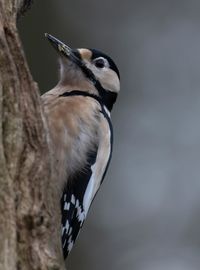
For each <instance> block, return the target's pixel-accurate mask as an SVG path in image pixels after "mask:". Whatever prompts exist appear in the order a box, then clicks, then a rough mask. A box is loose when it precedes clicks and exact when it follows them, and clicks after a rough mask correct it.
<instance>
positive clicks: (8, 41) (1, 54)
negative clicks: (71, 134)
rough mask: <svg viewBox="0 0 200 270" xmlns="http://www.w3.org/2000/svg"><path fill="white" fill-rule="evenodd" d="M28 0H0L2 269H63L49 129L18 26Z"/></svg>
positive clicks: (0, 221) (0, 248) (0, 206)
mask: <svg viewBox="0 0 200 270" xmlns="http://www.w3.org/2000/svg"><path fill="white" fill-rule="evenodd" d="M30 2H31V1H30V0H28V1H27V0H0V269H1V270H11V269H12V270H13V269H16V270H22V269H24V270H29V269H37V270H40V269H42V270H43V269H48V270H49V269H52V270H53V269H54V270H56V269H64V262H63V258H62V251H61V244H60V212H59V211H60V210H59V202H56V200H55V198H56V194H55V192H56V188H55V186H54V185H56V183H55V184H54V183H53V177H52V171H53V170H52V169H51V168H52V161H51V160H50V158H49V157H50V156H51V155H50V149H49V145H48V130H47V125H46V122H45V117H44V115H43V109H42V106H41V101H40V96H39V92H38V87H37V84H36V83H35V82H34V81H33V79H32V77H31V75H30V72H29V69H28V66H27V63H26V60H25V57H24V53H23V51H22V48H21V44H20V40H19V36H18V32H17V29H16V18H17V17H18V16H19V14H20V13H22V12H24V11H25V9H26V8H27V7H28V6H29V4H30ZM38 64H39V63H38Z"/></svg>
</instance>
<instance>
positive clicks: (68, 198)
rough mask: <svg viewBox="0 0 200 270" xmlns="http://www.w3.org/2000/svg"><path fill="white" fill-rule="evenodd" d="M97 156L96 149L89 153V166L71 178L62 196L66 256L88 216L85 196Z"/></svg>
mask: <svg viewBox="0 0 200 270" xmlns="http://www.w3.org/2000/svg"><path fill="white" fill-rule="evenodd" d="M96 157H97V149H96V151H94V152H92V153H90V154H89V155H88V162H87V166H86V167H85V168H83V169H82V171H81V172H78V173H77V174H76V175H75V176H74V177H73V179H69V181H68V184H67V185H66V187H65V189H64V191H63V195H62V198H61V213H62V247H63V255H64V258H66V257H67V256H68V254H69V252H70V251H71V249H72V247H73V245H74V242H75V240H76V238H77V236H78V234H79V231H80V229H81V227H82V225H83V223H84V220H85V218H86V213H85V211H84V208H83V198H84V194H85V191H86V189H87V185H88V183H89V181H90V178H91V176H92V169H91V167H92V165H93V164H94V163H95V161H96Z"/></svg>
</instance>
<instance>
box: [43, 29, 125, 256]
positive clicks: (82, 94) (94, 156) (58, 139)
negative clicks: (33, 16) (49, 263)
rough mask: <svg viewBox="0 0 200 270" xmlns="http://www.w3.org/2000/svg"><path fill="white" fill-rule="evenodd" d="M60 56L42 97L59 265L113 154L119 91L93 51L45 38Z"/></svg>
mask: <svg viewBox="0 0 200 270" xmlns="http://www.w3.org/2000/svg"><path fill="white" fill-rule="evenodd" d="M45 36H46V38H47V39H48V40H49V42H50V43H51V45H52V46H53V47H54V48H55V49H56V51H57V53H58V54H59V62H60V72H59V73H60V79H59V82H58V83H57V85H56V86H55V87H54V88H53V89H52V90H50V91H48V92H46V93H45V94H43V95H42V103H43V105H44V112H45V115H46V118H47V123H48V130H49V138H50V141H51V149H52V155H53V159H54V170H55V176H56V181H57V184H56V187H57V189H58V194H59V200H60V201H59V203H60V207H61V243H62V250H63V256H64V259H66V258H67V256H68V254H69V253H70V251H71V249H72V247H73V245H74V243H75V240H76V238H77V236H78V235H79V232H80V229H81V228H82V226H83V223H84V221H85V219H86V217H87V214H88V211H89V208H90V206H91V203H92V202H93V200H94V198H95V195H96V193H97V191H98V190H99V188H100V186H101V184H102V182H103V179H104V177H105V174H106V172H107V169H108V166H109V163H110V160H111V156H112V149H113V128H112V122H111V117H110V113H111V110H112V107H113V105H114V103H115V102H116V99H117V96H118V93H119V91H120V74H119V70H118V68H117V65H116V64H115V63H114V61H113V60H112V59H111V57H110V56H108V55H107V54H105V53H103V52H101V51H99V50H96V49H87V48H81V49H72V48H70V47H69V46H67V45H66V44H65V43H63V42H62V41H60V40H59V39H57V38H56V37H54V36H52V35H50V34H47V33H46V34H45Z"/></svg>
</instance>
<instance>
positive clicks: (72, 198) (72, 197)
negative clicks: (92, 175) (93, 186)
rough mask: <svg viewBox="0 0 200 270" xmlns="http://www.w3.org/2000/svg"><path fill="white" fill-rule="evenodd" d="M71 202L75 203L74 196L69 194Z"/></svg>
mask: <svg viewBox="0 0 200 270" xmlns="http://www.w3.org/2000/svg"><path fill="white" fill-rule="evenodd" d="M71 203H73V204H75V197H74V194H72V196H71Z"/></svg>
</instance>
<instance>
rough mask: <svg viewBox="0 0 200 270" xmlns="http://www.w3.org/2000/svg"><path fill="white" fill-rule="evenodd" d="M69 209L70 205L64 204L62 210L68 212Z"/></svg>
mask: <svg viewBox="0 0 200 270" xmlns="http://www.w3.org/2000/svg"><path fill="white" fill-rule="evenodd" d="M69 208H70V203H67V202H65V204H64V210H69Z"/></svg>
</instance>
